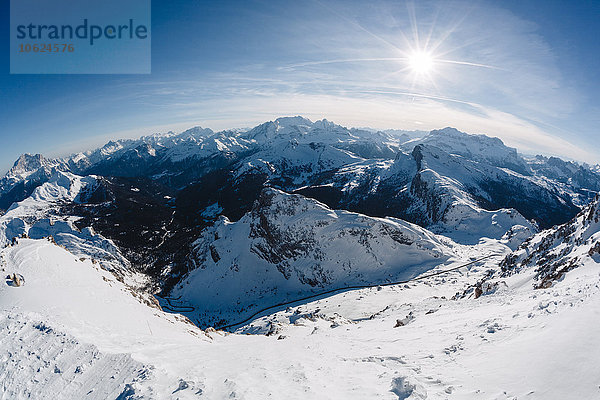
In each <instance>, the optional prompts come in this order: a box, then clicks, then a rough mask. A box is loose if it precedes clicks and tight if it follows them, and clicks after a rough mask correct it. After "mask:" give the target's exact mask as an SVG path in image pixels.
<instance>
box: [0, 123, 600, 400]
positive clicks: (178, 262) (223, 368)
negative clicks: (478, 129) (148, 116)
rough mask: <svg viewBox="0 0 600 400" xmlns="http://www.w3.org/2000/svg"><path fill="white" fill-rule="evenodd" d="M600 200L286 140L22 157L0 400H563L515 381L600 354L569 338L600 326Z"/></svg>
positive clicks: (598, 178)
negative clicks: (594, 321) (573, 346)
mask: <svg viewBox="0 0 600 400" xmlns="http://www.w3.org/2000/svg"><path fill="white" fill-rule="evenodd" d="M599 191H600V172H599V168H598V166H589V165H587V164H578V163H575V162H572V161H563V160H561V159H559V158H556V157H546V156H537V157H525V156H523V155H521V154H519V153H518V152H517V150H516V149H513V148H510V147H507V146H505V145H504V144H503V142H502V141H501V140H500V139H497V138H491V137H488V136H485V135H471V134H467V133H463V132H459V131H458V130H456V129H453V128H444V129H440V130H434V131H432V132H429V133H419V132H402V131H385V132H382V131H374V130H370V129H355V128H346V127H343V126H340V125H337V124H335V123H332V122H330V121H327V120H321V121H316V122H312V121H310V120H308V119H306V118H303V117H285V118H279V119H277V120H275V121H270V122H266V123H264V124H261V125H258V126H256V127H254V128H252V129H247V130H230V131H221V132H214V131H212V130H210V129H203V128H192V129H189V130H187V131H185V132H182V133H173V132H169V133H167V134H156V135H151V136H145V137H142V138H140V139H137V140H133V139H128V140H117V141H111V142H109V143H108V144H106V145H105V146H103V147H101V148H99V149H96V150H93V151H88V152H85V153H78V154H74V155H71V156H69V157H65V158H57V159H48V158H45V157H43V156H42V155H27V154H25V155H23V156H21V157H20V158H19V159H18V160H17V161H16V162H15V164H14V166H13V168H11V169H10V170H9V171H8V172H7V174H6V175H5V176H4V177H3V178H2V179H1V180H0V210H1V211H0V246H2V249H1V250H0V263H1V264H0V268H1V269H2V271H3V273H5V275H6V279H5V285H4V286H3V287H2V289H1V290H0V332H1V335H2V336H0V343H2V345H3V346H2V350H0V359H2V360H4V361H5V362H4V363H3V364H2V366H1V367H0V376H1V377H2V378H3V382H7V383H5V384H4V386H3V388H0V398H28V397H35V398H74V397H77V398H122V399H125V398H130V399H135V398H197V397H199V396H207V398H236V397H240V398H265V397H268V396H271V397H273V396H274V397H276V398H282V397H286V398H305V397H306V396H309V397H310V398H338V397H339V398H342V397H344V398H354V397H355V398H361V399H362V398H371V397H377V396H379V397H385V396H387V397H388V398H399V399H406V398H410V399H423V398H450V397H456V398H474V397H477V396H476V395H479V394H481V396H479V397H482V398H498V399H499V398H503V399H504V398H515V397H518V398H521V397H522V396H527V395H528V396H533V397H532V398H565V397H564V396H567V397H568V396H569V392H568V391H566V389H565V387H566V386H565V387H563V386H561V385H558V384H557V383H556V382H547V380H546V378H545V377H546V376H550V375H548V374H547V371H546V369H543V368H541V367H540V371H536V372H534V373H531V374H532V375H531V379H530V380H529V381H528V382H526V383H516V381H514V376H516V375H514V374H518V372H519V371H521V372H522V371H523V370H524V369H522V368H521V369H520V367H519V368H513V370H512V371H510V369H511V368H509V360H510V357H516V358H517V359H518V357H520V356H519V354H521V353H520V352H523V351H528V350H531V349H530V347H533V346H536V347H537V346H545V345H546V346H554V347H556V348H558V350H557V351H558V352H559V353H561V354H562V353H568V350H567V349H566V348H565V346H567V339H568V340H575V339H577V340H579V343H583V344H586V345H587V344H590V343H592V342H593V340H592V338H593V336H594V335H597V334H598V333H600V332H598V326H595V327H594V326H588V325H585V324H583V323H581V324H580V325H581V326H582V327H585V328H586V329H587V331H586V332H585V333H582V334H581V335H582V336H581V337H577V335H578V334H577V332H575V331H571V330H570V328H566V327H567V326H569V324H571V325H573V318H584V317H585V318H592V317H593V315H596V314H594V313H597V312H598V310H599V309H598V307H597V300H598V299H599V298H598V296H600V290H598V283H597V281H598V280H597V278H598V273H597V266H598V264H599V263H600V258H599V257H600V255H599V254H600V244H599V243H598V240H599V239H600V236H599V234H598V228H599V227H600V222H599V218H600V217H599V214H598V213H599V212H600V211H599V210H600V205H599V204H598V201H599V200H598V197H597V194H598V192H599ZM483 256H488V257H487V258H485V259H481V258H482V257H483ZM474 260H479V261H474ZM466 263H471V264H469V267H468V268H457V269H456V270H455V267H460V266H461V265H463V264H466ZM447 269H450V270H452V271H453V272H448V273H442V272H443V271H445V270H447ZM438 272H439V273H442V274H439V275H438V274H437V273H438ZM415 278H416V279H417V280H413V279H415ZM398 281H403V282H406V283H404V284H402V285H390V286H387V285H388V284H389V283H390V282H398ZM356 285H362V286H372V288H366V289H360V290H344V288H347V287H350V286H356ZM333 289H339V291H338V292H335V293H338V294H331V295H328V296H319V294H320V293H323V292H325V291H330V290H333ZM312 295H314V296H316V297H314V298H310V299H309V298H308V296H312ZM300 298H304V299H305V300H303V301H301V302H295V303H294V300H296V299H300ZM451 299H452V300H451ZM534 299H535V300H534ZM537 299H541V300H540V301H538V300H537ZM553 299H554V300H553ZM288 302H290V303H289V304H288ZM552 302H554V303H552ZM538 303H539V304H538ZM542 303H543V304H542ZM277 304H286V305H285V307H284V306H281V307H279V308H277V307H275V308H273V309H271V308H269V307H270V306H272V305H277ZM594 304H596V306H594ZM261 310H262V311H261ZM494 313H495V314H494ZM255 314H256V316H255V317H252V318H251V321H250V322H249V323H243V324H238V325H235V323H237V322H239V321H243V320H244V319H246V318H248V317H251V316H253V315H255ZM492 314H494V316H492ZM530 315H531V316H530ZM225 325H233V327H234V328H233V329H230V330H235V329H237V332H238V333H251V334H254V335H251V336H250V337H248V336H245V335H230V334H226V333H224V332H220V331H214V329H212V328H209V327H211V326H214V327H217V328H218V327H222V326H225ZM546 325H548V326H550V328H548V329H550V331H548V330H547V329H545V328H544V326H546ZM342 326H343V327H344V328H341V329H340V328H339V327H342ZM573 326H574V325H573ZM200 328H202V329H204V330H201V329H200ZM542 331H543V332H542ZM561 331H562V332H566V333H565V334H564V335H563V336H562V337H564V341H563V340H562V339H561V340H559V341H558V342H557V341H556V335H557V334H558V333H559V332H561ZM107 332H110V334H107ZM540 332H542V333H541V334H540ZM536 333H538V334H540V335H541V336H540V339H539V340H540V342H539V343H536V342H535V340H537V339H535V338H536V337H537V336H536ZM521 334H522V338H523V339H522V340H520V339H515V338H516V337H518V336H519V335H521ZM25 338H26V339H27V340H25ZM278 339H279V340H278ZM24 340H25V344H23V343H24ZM397 341H405V342H403V345H402V346H401V349H397V348H396V345H394V343H396V342H397ZM507 343H508V344H512V346H509V347H507V346H508V345H507ZM374 347H376V348H377V350H374ZM309 348H310V349H313V350H314V352H315V354H314V355H311V354H310V352H309V353H307V352H306V349H309ZM418 349H422V350H418ZM282 352H289V354H290V358H282V357H279V354H282ZM482 352H483V354H488V355H490V356H491V357H497V361H498V363H499V364H498V366H497V367H494V368H492V366H490V365H486V364H485V363H482V362H480V361H479V360H478V358H477V357H478V355H479V354H482ZM596 353H597V352H596ZM240 355H242V357H243V361H240V360H239V357H240ZM532 357H533V359H534V360H536V362H539V363H540V365H543V364H544V363H545V362H546V363H547V362H549V360H547V359H545V358H544V356H543V354H541V353H540V354H537V353H535V352H534V354H533V356H532ZM322 359H329V360H331V361H330V363H321V364H320V361H319V360H322ZM198 360H206V362H200V363H199V362H198ZM523 362H525V360H523ZM206 363H209V365H212V366H213V367H211V369H207V368H206V367H205V364H206ZM236 363H237V364H236ZM270 363H271V364H272V365H270ZM234 364H235V365H236V366H235V367H234V366H233V365H234ZM216 365H218V366H216ZM582 365H585V366H586V368H588V369H589V373H586V374H583V375H582V376H581V377H580V379H581V380H582V382H583V383H584V384H585V386H584V387H582V388H580V390H579V391H578V392H577V393H579V396H580V397H579V398H593V397H594V396H595V395H597V393H598V392H597V387H598V385H599V384H600V383H598V382H596V381H595V380H594V379H595V378H594V377H596V378H597V376H600V375H598V374H596V375H594V371H597V370H598V368H599V364H598V363H595V362H593V361H586V362H583V364H582ZM451 366H452V368H450V367H451ZM476 367H477V368H476ZM319 368H321V369H322V368H325V369H326V370H327V371H325V375H327V374H329V375H331V379H329V380H323V379H322V378H320V377H319V375H323V373H317V371H319ZM449 369H452V370H453V371H451V372H449V371H448V370H449ZM500 369H503V370H502V371H500ZM101 371H102V372H101ZM245 371H246V372H245ZM248 371H251V372H248ZM298 371H300V372H298ZM469 371H471V372H469ZM472 371H477V372H476V373H473V372H472ZM571 372H572V371H571ZM571 372H570V371H567V376H566V377H564V379H565V380H566V381H567V382H570V383H569V384H571V383H572V382H573V381H574V380H575V379H576V378H577V377H576V376H575V375H574V373H573V374H571ZM245 374H246V375H245ZM486 374H489V375H494V374H495V375H496V376H497V379H493V378H491V377H489V376H487V375H486ZM108 375H112V376H113V377H114V378H111V379H105V378H106V376H108ZM325 375H323V376H325ZM513 375H514V376H513ZM430 378H431V379H430ZM266 382H269V383H268V384H267V383H266ZM565 385H566V384H565ZM60 387H63V388H64V391H63V392H61V393H62V394H59V388H60ZM547 387H551V388H552V391H549V390H548V389H547ZM84 392H85V393H84ZM284 392H286V393H285V395H284ZM334 392H335V393H334ZM331 393H334V395H331ZM559 395H560V396H559ZM61 396H62V397H61ZM86 396H87V397H86ZM502 396H504V397H502ZM561 396H562V397H561ZM581 396H583V397H581ZM590 396H591V397H590Z"/></svg>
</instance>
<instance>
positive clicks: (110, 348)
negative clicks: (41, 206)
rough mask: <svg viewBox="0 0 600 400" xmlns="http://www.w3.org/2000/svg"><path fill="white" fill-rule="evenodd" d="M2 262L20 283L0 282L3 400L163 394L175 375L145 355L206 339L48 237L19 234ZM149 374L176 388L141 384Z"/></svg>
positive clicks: (174, 383)
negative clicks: (165, 370) (157, 365)
mask: <svg viewBox="0 0 600 400" xmlns="http://www.w3.org/2000/svg"><path fill="white" fill-rule="evenodd" d="M0 263H1V270H2V273H3V274H5V275H7V276H11V275H12V274H20V275H21V276H22V277H23V281H24V283H23V284H22V286H19V287H16V286H13V285H10V284H9V283H10V281H9V280H8V279H7V280H6V283H4V282H3V284H2V285H1V286H0V321H1V322H0V332H1V335H0V343H2V346H1V347H0V348H1V350H0V358H1V359H2V360H3V362H2V366H1V367H0V376H2V377H3V378H4V379H2V382H3V384H2V388H1V390H0V398H10V399H22V398H30V397H34V398H48V399H50V398H51V399H59V398H62V399H69V398H93V399H105V398H132V397H127V396H128V395H133V394H134V393H136V395H137V394H138V393H139V394H144V393H146V395H148V394H152V393H153V394H152V396H154V397H153V398H168V397H167V396H168V394H169V393H171V392H172V391H173V390H174V388H175V389H176V388H177V387H178V384H179V383H178V382H179V377H178V376H173V375H172V371H171V372H166V373H165V372H163V371H160V372H158V371H157V368H158V369H160V368H159V367H155V366H153V365H150V364H149V363H152V362H154V361H156V360H154V359H152V357H150V356H148V353H150V354H153V350H154V349H157V348H161V347H163V348H164V347H165V346H166V347H168V346H169V345H168V343H170V342H171V341H177V342H179V344H180V345H185V344H187V345H190V344H193V343H197V344H201V343H205V342H206V341H207V338H206V337H205V336H204V335H203V334H202V332H201V331H199V330H198V329H197V328H196V327H195V326H193V325H192V324H190V323H189V322H188V323H186V321H185V319H184V318H183V317H180V316H177V315H172V314H167V313H164V312H162V311H160V309H159V307H158V303H157V302H156V300H154V299H153V298H152V296H149V295H147V294H144V293H143V292H137V291H135V289H133V288H132V287H130V286H128V285H127V284H125V283H123V282H121V281H120V280H119V279H117V277H116V276H115V275H113V274H111V273H110V272H108V271H106V270H104V269H102V268H99V266H98V264H97V263H95V261H93V260H91V259H80V258H78V257H76V256H74V255H72V254H70V253H69V252H67V251H66V250H64V249H62V248H60V247H58V246H57V245H55V244H53V243H52V242H51V241H49V240H32V239H19V240H18V243H17V244H15V245H13V246H8V247H6V248H4V249H3V250H2V251H1V252H0ZM174 361H175V360H173V362H174ZM154 373H160V374H161V378H160V379H163V380H166V381H167V382H168V384H170V385H172V386H173V388H162V389H161V387H160V385H161V383H159V384H158V385H159V387H147V386H144V385H145V384H144V382H146V381H147V380H148V379H149V377H150V376H152V375H153V374H154ZM140 385H141V386H140ZM119 395H121V396H123V397H118V396H119ZM163 396H164V397H163Z"/></svg>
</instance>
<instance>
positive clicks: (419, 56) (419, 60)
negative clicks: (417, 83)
mask: <svg viewBox="0 0 600 400" xmlns="http://www.w3.org/2000/svg"><path fill="white" fill-rule="evenodd" d="M408 64H409V66H410V68H411V69H412V70H413V72H415V73H417V74H427V73H429V72H431V70H432V69H433V57H432V56H431V54H429V53H426V52H422V51H421V52H415V53H413V54H411V55H410V56H409V57H408Z"/></svg>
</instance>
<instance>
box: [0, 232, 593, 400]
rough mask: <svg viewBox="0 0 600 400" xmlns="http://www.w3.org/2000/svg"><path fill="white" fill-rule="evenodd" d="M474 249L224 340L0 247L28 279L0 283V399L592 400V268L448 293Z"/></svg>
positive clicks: (5, 264)
mask: <svg viewBox="0 0 600 400" xmlns="http://www.w3.org/2000/svg"><path fill="white" fill-rule="evenodd" d="M479 250H481V251H483V250H486V251H492V250H493V251H496V252H497V253H499V256H498V257H497V258H496V259H490V260H488V261H487V262H486V263H485V264H482V265H478V266H473V267H470V268H468V269H464V270H459V271H455V272H452V273H448V274H447V275H440V276H437V277H433V278H430V279H427V280H422V281H419V282H415V283H410V284H406V285H400V286H391V287H383V288H372V289H364V290H357V291H349V292H344V293H340V294H337V295H334V296H331V297H328V298H323V299H319V300H317V301H314V302H310V303H307V304H303V305H299V306H296V307H291V308H288V309H286V310H281V311H279V312H277V313H274V314H272V315H268V316H264V317H261V318H259V319H257V320H255V321H254V322H253V323H252V324H250V325H248V326H244V327H240V328H239V329H238V331H237V333H238V334H227V333H223V332H215V331H211V330H208V331H207V332H202V331H200V330H199V329H197V328H196V327H194V326H192V325H190V324H188V323H186V322H185V321H184V319H183V318H180V317H177V316H176V315H173V314H166V313H163V312H161V311H159V310H158V309H155V308H150V307H148V306H147V305H146V304H144V303H143V301H141V300H140V299H139V298H136V297H135V296H134V295H133V294H132V293H131V292H130V291H129V290H128V288H127V286H126V285H124V284H122V283H121V282H118V281H117V280H115V279H114V277H113V276H112V275H111V274H110V273H108V272H106V271H104V270H102V269H99V268H97V266H96V265H95V264H93V263H92V262H91V261H90V260H80V259H77V258H75V257H74V256H73V255H71V254H70V253H68V252H66V251H65V250H64V249H61V248H59V247H58V246H55V245H53V244H51V243H50V242H49V241H47V240H21V241H20V242H19V244H17V245H16V246H12V247H7V248H5V249H3V250H2V251H1V262H2V269H3V272H2V273H3V274H4V275H7V274H10V273H19V274H21V275H22V276H23V277H24V279H25V284H24V285H23V286H21V287H13V286H9V285H8V284H4V283H3V286H2V288H1V289H0V360H1V361H2V362H1V363H0V382H2V383H1V384H0V398H6V399H9V398H10V399H22V398H36V399H38V398H39V399H44V398H48V399H50V398H52V399H60V398H65V399H68V398H82V399H84V398H85V399H88V398H90V399H91V398H95V399H100V398H118V399H138V398H153V399H168V398H172V399H177V398H179V399H196V398H198V399H202V398H206V399H235V398H237V399H268V398H272V399H371V398H372V399H390V400H393V399H593V398H600V362H599V361H598V360H600V347H599V346H598V345H597V338H598V337H600V323H599V321H600V268H598V264H597V263H595V262H593V261H590V263H588V264H587V265H584V266H582V267H580V268H578V269H576V270H574V271H571V272H569V273H568V274H567V275H566V276H565V278H564V279H563V280H562V281H560V282H558V283H556V284H555V285H554V286H552V287H551V288H548V289H542V290H533V289H532V276H531V273H530V272H527V271H526V272H524V273H521V274H517V275H514V276H512V277H510V278H507V279H505V283H506V285H500V289H498V290H497V291H495V292H494V293H490V294H486V295H483V296H481V297H479V298H478V299H474V298H472V297H471V298H463V299H458V300H452V299H451V298H452V296H454V294H456V293H457V292H462V291H463V290H464V289H465V288H466V287H467V285H468V284H472V283H474V282H476V281H477V280H478V279H480V278H481V276H483V274H484V273H485V272H486V270H487V269H488V268H490V267H492V266H493V265H497V262H498V260H499V259H501V258H502V254H501V253H503V252H504V251H506V249H504V250H503V249H502V246H500V245H497V244H494V243H488V244H484V245H482V247H481V248H480V249H479ZM464 261H465V260H455V264H456V265H458V264H459V262H464ZM467 261H468V259H467ZM452 266H453V265H452V264H451V265H444V266H440V268H443V269H446V268H450V267H452ZM7 282H8V281H7ZM245 333H254V334H245Z"/></svg>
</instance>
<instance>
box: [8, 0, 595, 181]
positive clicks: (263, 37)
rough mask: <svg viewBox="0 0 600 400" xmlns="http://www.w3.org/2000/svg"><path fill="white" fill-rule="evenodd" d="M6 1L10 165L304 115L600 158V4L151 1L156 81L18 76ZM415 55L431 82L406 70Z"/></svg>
mask: <svg viewBox="0 0 600 400" xmlns="http://www.w3.org/2000/svg"><path fill="white" fill-rule="evenodd" d="M0 1H2V7H3V10H2V16H3V18H4V20H3V21H2V24H1V25H0V30H2V35H3V37H4V40H3V41H2V46H3V48H2V52H1V54H2V57H3V59H2V63H1V70H0V104H1V105H2V106H1V107H0V139H1V140H2V146H0V160H1V163H0V169H2V170H5V169H6V168H8V167H9V166H10V165H11V164H12V162H13V161H14V160H15V159H16V158H17V157H18V155H19V154H21V153H23V152H30V153H36V152H40V153H43V154H46V155H50V156H57V155H65V154H68V153H71V152H74V151H78V150H85V149H88V148H91V147H94V146H97V145H100V144H102V143H103V142H105V141H107V140H108V139H110V138H120V137H137V136H140V135H142V134H149V133H154V132H164V131H168V130H174V131H179V130H183V129H186V128H189V127H191V126H195V125H201V126H203V127H209V128H213V129H224V128H233V127H247V126H253V125H255V124H257V123H260V122H264V121H266V120H271V119H273V118H276V117H278V116H282V115H298V114H300V115H304V116H307V117H309V118H312V119H321V118H327V119H330V120H333V121H335V122H337V123H340V124H343V125H347V126H370V127H374V128H399V129H422V130H429V129H435V128H441V127H444V126H454V127H457V128H459V129H461V130H463V131H466V132H471V133H487V134H489V135H492V136H498V137H500V138H502V139H503V140H504V141H505V142H506V143H507V144H509V145H512V146H515V147H517V148H519V149H520V150H522V151H524V152H527V153H545V154H558V155H562V156H564V157H568V158H573V159H579V160H582V161H587V162H600V145H599V144H598V142H599V141H598V140H597V132H598V126H599V122H600V109H599V106H598V101H597V94H598V93H600V76H599V71H600V44H599V43H598V42H599V41H598V40H597V38H598V37H600V22H599V21H598V18H597V17H598V15H600V2H598V1H585V0H578V1H567V0H565V1H552V0H543V1H542V0H541V1H533V0H521V1H517V0H504V1H494V2H492V1H418V2H410V1H383V0H375V1H368V2H365V1H326V0H318V1H316V0H296V1H288V0H281V1H254V0H245V1H218V2H217V1H183V0H171V1H158V0H154V1H153V2H152V73H151V74H150V75H10V74H9V45H8V43H9V42H8V36H9V19H8V18H9V17H8V15H9V12H8V6H9V1H8V0H0ZM419 51H421V52H427V53H429V54H430V56H431V58H432V66H431V70H430V71H429V72H427V73H420V72H416V71H414V70H413V69H411V68H410V66H409V60H410V58H411V56H412V55H413V54H414V53H415V52H419Z"/></svg>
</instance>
